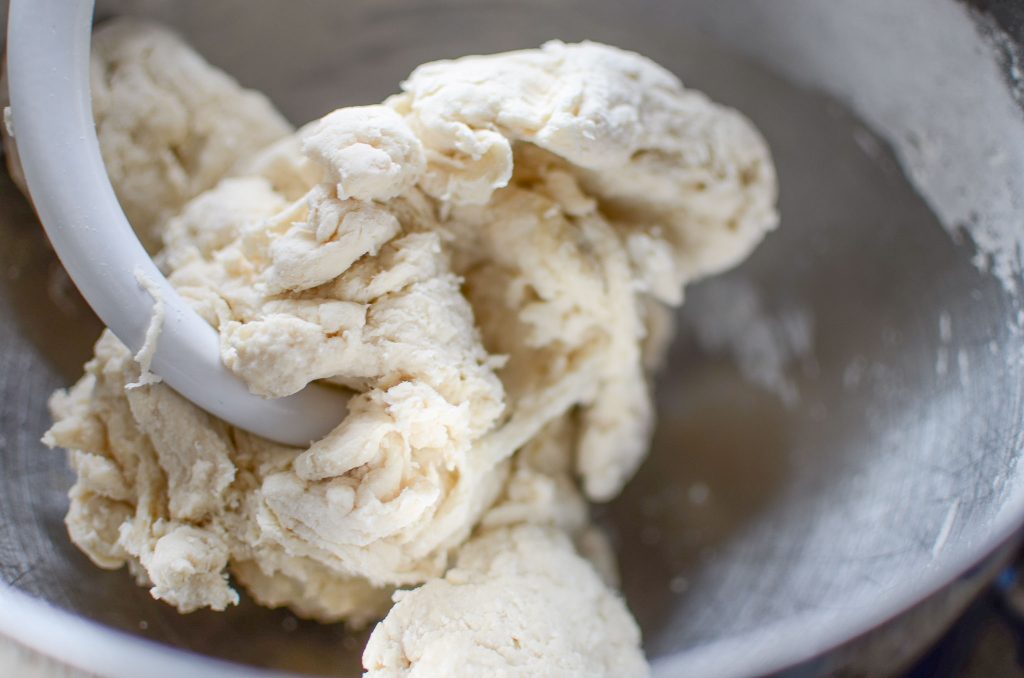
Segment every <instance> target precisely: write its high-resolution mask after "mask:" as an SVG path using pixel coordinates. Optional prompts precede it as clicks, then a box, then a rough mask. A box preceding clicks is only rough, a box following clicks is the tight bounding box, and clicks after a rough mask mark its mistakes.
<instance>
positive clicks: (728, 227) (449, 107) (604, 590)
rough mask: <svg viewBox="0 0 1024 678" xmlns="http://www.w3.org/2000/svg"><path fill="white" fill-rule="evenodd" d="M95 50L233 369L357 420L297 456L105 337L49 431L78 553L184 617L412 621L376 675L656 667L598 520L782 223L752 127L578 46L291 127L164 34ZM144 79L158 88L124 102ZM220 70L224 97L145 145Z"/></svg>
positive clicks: (417, 79)
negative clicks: (340, 396) (592, 510)
mask: <svg viewBox="0 0 1024 678" xmlns="http://www.w3.org/2000/svg"><path fill="white" fill-rule="evenodd" d="M95 41H96V44H97V49H96V51H97V52H98V54H99V56H98V58H99V59H101V60H106V61H103V62H101V63H105V64H106V68H107V71H106V81H107V84H108V91H107V93H106V94H101V96H99V97H98V98H97V102H96V106H97V107H98V108H102V107H107V108H106V109H104V110H105V111H106V112H105V113H104V115H103V122H101V124H100V125H99V127H98V131H99V133H100V136H101V141H102V142H103V144H104V148H105V149H114V150H112V151H110V152H108V153H105V157H107V156H109V157H107V160H108V162H109V163H111V167H112V171H111V178H112V180H113V181H114V183H115V187H116V188H117V190H118V194H119V195H120V196H121V197H122V200H126V201H127V202H128V203H129V204H133V205H138V206H139V207H138V208H137V209H135V210H134V211H135V216H136V217H137V219H138V221H137V223H138V225H140V226H142V227H143V229H144V232H146V233H150V234H155V235H159V237H160V239H161V240H162V242H163V249H162V251H161V252H160V254H159V260H160V262H161V265H162V266H163V268H164V270H165V272H166V273H167V274H168V276H169V278H170V280H171V281H172V283H173V284H174V285H175V287H176V288H177V289H178V291H179V292H180V293H181V294H182V295H183V296H184V297H185V298H186V299H187V300H188V301H189V302H190V303H191V304H192V305H193V306H194V307H195V309H196V310H197V311H198V312H199V313H200V314H201V315H202V316H203V317H204V318H205V319H206V320H208V321H209V322H210V324H211V325H213V326H214V327H215V328H217V330H218V331H219V333H220V345H221V353H222V358H223V360H224V363H225V364H226V365H227V366H228V367H229V368H230V369H231V370H232V371H234V372H235V373H236V374H238V375H239V376H240V377H241V378H242V379H244V380H245V381H246V382H247V383H248V385H249V387H250V389H251V390H252V391H253V392H255V393H258V394H261V395H265V396H269V397H275V396H284V395H287V394H290V393H294V392H296V391H298V390H300V389H302V388H303V387H304V386H305V385H306V384H308V383H309V382H311V381H315V380H323V381H327V382H330V383H333V384H336V385H337V386H338V387H339V388H344V389H347V390H349V391H350V392H351V398H350V401H349V407H348V411H347V413H342V412H339V425H338V426H337V428H335V429H334V430H333V431H332V432H331V433H330V434H328V435H327V436H326V437H324V438H323V439H322V440H318V441H316V442H314V443H313V444H312V445H310V446H309V447H308V448H307V449H295V448H289V447H284V446H281V445H276V444H273V443H270V442H267V441H265V440H262V439H259V438H257V437H255V436H252V435H250V434H248V433H246V432H244V431H239V430H237V429H234V428H232V427H230V426H228V425H226V424H225V423H223V422H221V421H219V420H217V419H215V418H213V417H211V416H209V415H208V414H206V413H205V412H203V411H201V410H199V409H197V408H196V407H195V406H193V405H192V404H191V403H189V402H187V401H185V400H184V399H182V398H181V397H180V396H178V395H177V394H176V393H175V392H174V391H172V390H171V389H170V388H169V387H167V386H166V385H164V384H162V383H152V384H146V385H141V386H137V387H134V388H127V386H128V385H129V384H133V383H135V382H137V381H138V377H139V366H138V365H137V364H136V362H135V361H134V360H133V359H132V357H131V356H130V355H129V354H128V351H127V349H125V347H124V346H123V345H121V344H120V342H118V340H117V339H116V338H114V337H113V336H112V335H111V334H110V333H109V332H108V333H105V334H104V335H103V337H101V339H100V340H99V342H98V343H97V345H96V355H95V357H94V358H93V360H91V361H90V362H89V363H88V364H87V365H86V370H85V376H83V377H82V379H81V380H80V381H79V382H78V383H77V384H76V385H75V386H74V387H72V388H71V389H70V390H68V391H66V392H63V391H62V392H59V393H57V394H55V395H54V397H53V400H52V409H53V413H54V418H55V423H54V426H53V428H52V429H51V430H50V431H49V432H48V433H47V435H46V438H45V440H46V442H47V443H48V444H50V445H54V446H60V447H63V448H66V449H68V450H70V457H71V463H72V465H73V466H74V468H75V470H76V472H77V474H78V479H77V482H76V483H75V485H74V487H73V488H72V490H71V508H70V511H69V513H68V517H67V525H68V529H69V532H70V534H71V537H72V539H73V540H74V542H75V543H76V544H77V545H78V546H79V548H81V549H82V550H83V551H84V552H85V553H86V554H88V555H89V557H90V558H92V559H93V561H95V562H96V564H97V565H99V566H101V567H106V568H116V567H120V566H122V565H125V564H127V565H128V566H129V568H130V569H131V570H132V572H133V573H134V575H135V576H136V577H137V578H138V579H139V581H140V582H141V583H143V584H144V585H146V586H148V587H150V590H151V592H152V594H153V596H154V597H156V598H159V599H161V600H164V601H166V602H168V603H169V604H172V605H174V606H175V607H177V608H178V609H179V610H181V611H182V612H188V611H191V610H195V609H199V608H203V607H209V608H213V609H218V610H220V609H224V608H225V607H226V606H228V605H231V604H233V603H235V602H237V600H238V593H237V592H236V591H235V590H234V588H233V587H232V584H231V583H230V582H229V580H228V575H229V574H231V575H233V577H234V579H233V581H235V582H237V583H238V584H240V585H241V586H243V587H244V588H245V589H246V590H247V591H248V592H249V594H250V595H251V596H252V597H253V598H254V599H255V600H257V601H259V602H261V603H263V604H265V605H270V606H281V605H286V606H288V607H290V608H291V609H293V610H294V611H295V612H296V613H297V614H300V615H303V616H306V617H311V618H314V619H320V620H323V621H339V620H343V621H345V622H347V623H349V624H352V625H362V624H367V623H370V622H372V621H375V620H377V619H380V618H382V617H384V621H383V622H381V623H380V624H379V625H378V626H377V628H376V630H375V631H374V633H373V636H372V639H371V641H370V644H369V646H368V648H367V651H366V654H365V656H364V664H365V667H366V669H367V670H368V671H369V673H370V675H373V676H401V675H410V676H424V675H479V672H481V671H486V672H491V673H495V674H501V675H536V674H544V673H548V674H553V675H600V674H603V675H609V676H624V675H642V674H644V673H645V672H646V664H645V662H644V659H643V654H642V652H641V650H640V637H639V631H638V629H637V627H636V624H635V622H634V621H633V620H632V618H631V617H630V615H629V613H628V611H627V610H626V608H625V605H624V604H623V603H622V601H621V599H620V598H619V597H618V594H617V593H616V592H615V591H614V589H613V588H612V585H613V580H614V567H613V565H609V563H613V561H612V559H611V558H610V557H609V553H610V552H609V551H608V549H607V547H606V545H603V543H602V540H601V538H600V536H599V535H600V533H599V532H598V531H596V530H595V529H594V528H593V527H592V526H590V524H589V518H588V509H587V502H586V499H590V500H596V501H603V500H607V499H610V498H612V497H614V496H615V495H616V494H617V493H618V492H619V490H620V489H621V487H622V485H623V483H625V482H626V480H628V479H629V477H630V476H631V475H632V473H633V472H634V470H635V469H636V467H637V465H638V464H639V463H640V461H641V459H642V457H643V455H644V452H645V450H646V447H647V445H648V438H649V434H650V431H651V427H652V424H653V422H652V405H651V395H650V378H651V374H652V371H653V370H654V369H655V368H656V366H657V365H658V362H659V359H660V356H661V353H662V351H663V348H664V346H665V344H666V338H667V336H668V332H669V330H668V328H670V326H671V320H670V313H671V309H672V307H674V306H677V305H678V304H680V303H681V301H682V290H683V287H684V285H685V284H686V283H687V282H688V281H690V280H693V279H695V278H698V277H701V276H705V275H709V274H712V273H715V272H717V271H721V270H723V269H724V268H727V267H729V266H731V265H733V264H735V263H737V262H738V261H740V260H741V259H743V258H744V257H745V256H746V255H747V254H748V253H749V252H750V251H751V249H752V248H753V247H754V246H755V245H756V244H757V243H758V242H759V241H760V240H761V238H762V237H763V236H764V234H765V232H766V231H768V230H769V229H771V228H773V227H774V226H775V224H776V222H777V215H776V212H775V197H776V185H775V175H774V170H773V166H772V162H771V158H770V155H769V152H768V149H767V147H766V145H765V143H764V142H763V141H762V139H761V137H760V135H759V134H758V133H757V131H756V130H755V129H754V128H753V126H752V125H751V124H750V123H749V122H748V121H747V120H746V119H745V118H743V117H742V116H741V115H740V114H738V113H736V112H735V111H732V110H730V109H728V108H725V107H722V106H719V105H717V104H714V103H712V102H711V101H709V100H708V99H707V98H706V97H704V96H703V95H701V94H699V93H697V92H693V91H690V90H687V89H685V88H684V87H683V86H682V85H681V84H680V83H679V81H678V80H677V79H676V78H675V77H674V76H673V75H671V74H670V73H668V72H667V71H665V70H663V69H662V68H660V67H659V66H657V65H655V64H654V63H652V62H651V61H649V60H647V59H645V58H643V57H641V56H639V55H636V54H633V53H630V52H625V51H622V50H619V49H616V48H613V47H607V46H604V45H600V44H595V43H582V44H577V45H567V44H563V43H560V42H551V43H548V44H546V45H544V46H543V47H541V48H540V49H533V50H524V51H520V52H511V53H507V54H497V55H493V56H476V57H466V58H463V59H457V60H454V61H441V62H435V63H431V64H426V65H424V66H421V67H420V68H418V69H416V70H415V71H414V72H413V73H412V75H411V76H410V77H409V79H408V80H407V81H406V82H404V83H403V84H402V90H401V93H399V94H397V95H395V96H393V97H391V98H390V99H388V100H387V101H385V102H384V103H383V104H381V105H373V106H361V107H353V108H345V109H340V110H337V111H334V112H332V113H329V114H328V115H326V116H325V117H323V118H322V119H320V120H317V121H314V122H312V123H310V124H308V125H306V126H305V127H303V128H301V129H300V130H298V131H297V132H294V133H291V132H290V131H288V130H286V129H283V123H282V122H281V121H280V118H279V116H278V115H277V114H276V113H274V112H273V110H272V109H270V108H269V106H268V105H267V104H266V102H265V100H263V99H261V98H258V97H257V96H256V95H252V94H246V93H243V92H242V91H241V90H240V89H239V88H238V86H237V85H236V84H235V83H234V82H233V81H232V80H230V78H228V77H227V76H225V75H223V74H220V73H217V72H215V71H214V70H213V69H212V67H210V66H207V65H205V64H203V63H202V62H201V61H200V60H199V57H197V56H196V55H195V54H194V53H191V52H190V51H188V50H187V48H185V47H184V46H183V45H182V44H181V43H180V42H177V41H176V39H175V38H173V37H170V36H169V35H168V34H167V33H166V32H165V31H164V30H163V29H159V28H155V27H153V26H149V25H145V24H138V23H129V22H115V23H114V24H112V25H109V26H107V27H106V28H104V29H102V30H101V31H99V32H98V34H97V37H96V38H95ZM147 45H149V46H151V48H150V47H147ZM100 47H102V49H100ZM154 50H163V51H162V52H161V53H162V54H164V57H163V58H162V59H160V60H159V67H157V65H156V61H155V60H154V59H153V56H152V55H153V51H154ZM119 73H121V74H123V78H125V79H131V80H132V81H139V82H141V83H142V85H144V86H140V87H138V88H136V89H135V90H134V91H135V94H133V95H132V96H133V97H138V98H139V100H135V99H133V98H132V97H129V98H128V99H127V100H125V101H124V102H123V103H122V104H119V106H124V107H125V110H124V111H119V110H118V107H117V106H114V108H110V106H111V102H112V101H115V100H120V98H122V97H124V96H126V95H124V94H121V95H116V93H117V92H118V91H120V90H119V84H118V83H119V82H120V81H121V79H122V76H119V75H118V74H119ZM197 74H204V75H202V76H201V80H202V82H203V84H204V87H205V89H204V88H200V90H202V91H203V92H205V94H204V95H203V96H205V97H208V98H210V100H217V101H220V102H221V103H220V104H218V105H216V106H206V105H200V104H198V103H196V104H193V103H190V102H192V101H194V100H193V99H186V100H185V103H184V104H183V105H184V106H185V107H186V108H189V110H190V111H191V114H190V115H187V116H183V117H181V119H180V120H178V119H177V118H175V120H173V121H171V120H169V121H168V122H167V124H166V125H164V126H163V127H161V129H160V130H156V129H155V128H152V130H151V131H152V133H146V134H136V133H134V132H133V129H137V128H138V125H141V124H142V120H143V118H142V117H139V116H138V115H137V112H138V111H144V110H150V109H151V108H152V109H154V110H157V109H161V110H162V108H161V103H160V102H162V101H164V100H170V101H176V100H179V99H181V97H182V92H181V91H180V90H181V87H180V84H181V81H182V79H183V78H184V79H188V78H196V77H200V76H199V75H197ZM96 77H99V76H96ZM115 95H116V96H115ZM119 121H120V122H119ZM172 123H173V124H172ZM152 124H153V122H152V121H148V122H146V125H147V126H149V127H147V128H151V127H152ZM133 125H134V126H135V127H132V126H133ZM164 127H166V129H167V130H173V132H174V133H173V134H172V133H171V132H169V131H164ZM246 129H249V130H255V131H254V132H252V133H251V134H250V133H249V132H245V130H246ZM182 139H186V140H197V141H195V143H194V144H193V143H191V142H190V143H186V144H185V147H187V148H189V149H195V148H197V146H196V144H198V148H200V149H201V152H199V153H198V155H196V156H195V159H194V161H190V162H188V163H184V164H183V165H182V166H181V167H179V166H178V165H176V164H175V163H173V162H169V161H168V158H169V157H179V156H178V155H176V151H175V149H179V150H180V148H182V143H184V142H182V141H181V140H182ZM242 139H245V140H246V141H245V143H244V144H243V143H242V141H241V140H242ZM256 141H259V142H261V143H262V142H266V144H269V145H265V144H264V145H265V148H263V150H260V151H258V152H254V151H252V149H251V148H249V146H248V145H247V144H251V143H255V142H256ZM270 142H274V143H270ZM184 165H188V166H190V167H194V168H195V171H196V172H197V173H196V174H194V175H188V174H186V175H180V171H182V170H183V167H184ZM131 167H138V168H146V169H145V171H143V170H141V169H140V170H138V171H127V170H129V169H130V168H131ZM118 168H120V169H118ZM122 170H125V171H122ZM221 175H223V176H221ZM146 177H149V178H146ZM175 177H177V178H175ZM179 179H180V180H179ZM168 186H171V187H173V190H170V189H169V188H168ZM168 191H170V192H168ZM193 194H194V197H193ZM126 196H127V197H126ZM568 583H571V584H572V585H571V586H570V585H568ZM417 587H419V588H417ZM399 588H400V589H401V590H399V591H397V592H396V589H399ZM393 593H394V596H393V598H394V601H396V602H395V603H394V607H392V594H393ZM389 609H390V612H389ZM385 615H386V617H385ZM453 620H454V621H453Z"/></svg>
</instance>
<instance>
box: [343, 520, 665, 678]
mask: <svg viewBox="0 0 1024 678" xmlns="http://www.w3.org/2000/svg"><path fill="white" fill-rule="evenodd" d="M639 646H640V630H639V629H638V628H637V625H636V622H635V621H633V618H632V616H630V614H629V611H628V610H627V609H626V606H625V604H624V603H623V602H622V600H621V599H619V598H618V596H616V595H615V594H614V593H613V592H612V591H610V590H609V589H608V587H607V586H605V584H604V583H603V582H602V581H601V579H600V578H599V577H598V575H597V572H596V571H595V570H594V568H593V567H592V566H591V565H590V563H588V562H587V561H586V560H584V559H583V558H581V557H580V556H579V555H577V554H576V551H575V549H574V548H573V545H572V542H571V541H569V539H568V538H567V537H566V536H565V534H563V533H562V532H560V531H559V530H556V529H552V528H550V527H540V526H536V525H519V526H517V527H513V528H504V529H499V530H495V531H485V532H483V533H482V534H480V535H479V536H477V537H475V538H473V539H472V540H471V541H469V542H467V543H466V544H465V545H464V546H463V547H462V548H461V549H459V555H458V558H457V559H456V562H455V566H454V567H453V568H452V569H450V570H448V573H447V574H446V575H445V576H444V578H443V579H434V580H432V581H429V582H427V583H426V584H424V585H423V586H421V587H419V588H418V589H415V590H412V591H400V592H398V593H396V594H395V606H394V607H393V608H392V609H391V612H389V613H388V616H387V618H385V619H384V621H383V622H381V623H380V624H378V625H377V628H375V629H374V631H373V634H372V635H371V636H370V640H369V642H368V643H367V645H366V651H365V652H364V653H363V665H364V667H365V668H366V670H367V672H366V674H365V675H366V676H367V678H398V677H400V676H410V677H412V676H450V677H452V678H461V677H465V678H473V677H476V676H501V677H509V678H510V677H512V676H522V677H523V678H528V677H529V678H532V677H534V676H551V677H555V676H559V677H561V676H615V677H616V678H635V677H636V676H646V675H648V668H647V664H646V661H645V660H644V656H643V653H642V652H641V651H640V647H639Z"/></svg>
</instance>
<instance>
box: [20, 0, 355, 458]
mask: <svg viewBox="0 0 1024 678" xmlns="http://www.w3.org/2000/svg"><path fill="white" fill-rule="evenodd" d="M93 5H94V2H93V0H12V2H11V6H10V20H9V22H8V27H9V28H8V35H7V72H8V79H9V87H10V100H11V118H12V122H13V128H14V134H15V138H16V141H17V144H18V151H19V156H20V158H21V164H22V168H23V171H24V176H25V183H26V184H27V186H28V190H29V193H30V194H31V196H32V202H33V203H34V204H35V208H36V212H37V213H38V215H39V219H40V221H41V222H42V224H43V227H44V228H45V229H46V233H47V235H48V236H49V239H50V242H51V243H52V244H53V247H54V249H55V250H56V252H57V256H58V257H60V260H61V263H62V264H63V265H64V268H65V269H67V272H68V274H69V275H70V276H71V279H72V280H73V281H74V282H75V285H76V286H77V287H78V289H79V290H80V291H81V292H82V294H83V296H84V297H85V298H86V300H87V301H88V302H89V305H90V306H92V308H93V310H94V311H95V312H96V314H97V315H98V316H99V317H100V319H101V320H102V321H103V322H104V323H105V324H106V325H107V327H109V328H110V329H111V331H113V333H114V334H115V335H116V336H117V337H118V339H120V340H121V341H122V342H123V343H124V344H125V345H126V346H127V347H128V348H129V350H131V351H132V352H133V353H138V352H139V351H140V350H142V349H143V347H144V346H146V345H147V342H146V338H147V331H148V330H149V329H150V325H151V320H152V318H153V317H154V314H155V313H158V312H160V311H162V317H163V319H162V327H161V330H160V332H159V337H158V340H157V341H156V343H155V351H154V352H153V353H152V359H151V366H152V370H153V372H154V373H156V374H157V375H159V376H160V377H161V378H162V379H163V380H164V381H166V382H167V384H168V385H170V386H171V387H172V388H174V390H176V391H177V392H178V393H180V394H181V395H182V396H184V397H185V398H188V399H189V400H191V401H192V402H193V403H195V404H196V405H198V406H199V407H201V408H203V409H204V410H206V411H207V412H209V413H210V414H213V415H215V416H217V417H220V418H221V419H223V420H225V421H227V422H228V423H230V424H233V425H234V426H237V427H239V428H242V429H245V430H247V431H251V432H253V433H255V434H258V435H260V436H263V437H265V438H268V439H270V440H274V441H276V442H280V443H285V444H290V445H307V444H308V443H309V442H310V441H312V440H316V439H319V438H321V437H323V436H324V435H326V434H327V433H328V432H329V431H330V430H331V429H333V428H334V427H335V426H336V425H337V424H338V422H340V421H341V419H342V418H343V417H344V416H345V412H346V398H345V396H344V394H343V393H342V392H341V391H339V390H336V389H333V388H330V387H326V386H321V385H318V384H310V385H309V386H307V387H306V388H305V389H304V390H303V391H301V392H299V393H296V394H294V395H291V396H288V397H285V398H277V399H273V400H270V399H264V398H261V397H259V396H257V395H254V394H252V393H250V392H249V390H248V388H247V387H246V385H245V383H244V382H243V381H242V380H241V379H240V378H239V377H237V376H236V375H235V374H233V373H232V372H231V371H230V370H228V369H227V368H226V367H225V366H224V365H223V364H222V362H221V360H220V351H219V344H218V338H217V333H216V331H215V330H214V328H212V327H211V326H210V325H209V324H208V323H207V322H206V321H205V320H203V319H202V318H201V317H200V316H199V315H198V314H197V313H196V312H195V311H194V310H193V309H192V308H191V307H190V306H189V305H188V304H187V303H186V302H185V301H184V299H182V298H181V296H180V295H178V293H177V292H176V291H175V289H174V288H173V287H172V286H171V284H170V283H169V282H168V281H167V279H166V278H165V277H164V276H163V274H162V273H161V272H160V271H159V269H158V268H157V267H156V265H154V263H153V261H152V259H150V257H149V255H148V254H147V253H146V251H145V249H144V248H143V247H142V244H141V243H140V242H139V239H138V238H137V237H136V235H135V233H134V231H133V230H132V228H131V225H130V224H129V223H128V220H127V218H126V217H125V215H124V212H123V210H122V209H121V206H120V204H119V203H118V201H117V197H116V196H115V194H114V189H113V187H112V186H111V185H110V180H109V178H108V176H107V172H106V169H105V168H104V165H103V159H102V156H101V154H100V147H99V141H98V140H97V137H96V131H95V123H94V121H93V116H92V105H91V99H90V93H89V47H90V40H91V31H92V14H93Z"/></svg>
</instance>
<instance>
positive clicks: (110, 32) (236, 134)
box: [90, 19, 292, 252]
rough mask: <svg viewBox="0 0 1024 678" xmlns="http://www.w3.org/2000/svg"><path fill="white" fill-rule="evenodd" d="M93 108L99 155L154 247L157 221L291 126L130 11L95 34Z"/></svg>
mask: <svg viewBox="0 0 1024 678" xmlns="http://www.w3.org/2000/svg"><path fill="white" fill-rule="evenodd" d="M90 67H91V70H90V73H91V83H90V84H91V89H92V108H93V116H94V117H95V119H96V132H97V134H98V136H99V139H100V151H101V152H102V154H103V162H104V164H105V165H106V167H107V173H108V174H110V181H111V183H112V184H113V185H114V190H115V192H116V193H117V198H118V200H119V201H120V203H121V206H122V207H123V208H124V212H125V215H127V217H128V221H129V222H131V224H132V226H134V227H135V230H136V232H137V233H138V234H139V237H140V239H141V240H142V242H143V244H144V245H146V248H147V249H149V250H150V251H151V252H155V251H156V250H157V249H159V247H160V244H161V238H160V228H161V225H162V222H163V221H164V220H165V219H166V218H167V217H170V216H172V215H173V214H175V213H177V212H178V211H179V210H180V209H181V207H182V206H183V205H184V204H185V202H187V201H188V200H189V199H191V198H193V197H195V196H196V195H198V194H199V193H201V192H202V191H205V190H206V189H208V188H211V187H212V186H213V185H215V184H216V183H217V182H218V181H219V180H220V179H221V178H223V177H224V176H225V175H227V174H228V173H229V172H230V171H231V169H232V168H233V167H234V166H235V164H236V163H239V162H244V161H245V160H247V159H248V158H249V157H251V156H252V155H253V154H254V153H255V152H256V151H259V150H260V149H262V148H264V147H265V146H266V145H267V144H269V143H270V142H272V141H275V140H277V139H280V138H282V137H284V136H285V135H287V134H290V133H291V132H292V127H291V125H290V124H288V122H287V121H286V120H285V119H284V118H283V117H282V116H281V114H280V113H278V112H277V110H275V109H274V107H273V106H272V105H271V103H270V102H269V101H268V100H267V98H266V97H264V96H263V95H262V94H260V93H258V92H253V91H250V90H245V89H243V88H242V87H240V86H239V84H238V83H237V82H235V80H234V79H232V78H231V77H230V76H228V75H227V74H225V73H223V72H222V71H219V70H217V69H216V68H214V67H212V66H210V65H209V64H208V63H206V62H205V61H204V60H203V59H202V57H200V56H199V55H198V54H196V53H195V52H194V51H193V50H192V49H191V48H190V47H189V46H188V45H186V44H185V43H184V42H183V41H182V40H181V38H179V37H178V36H177V35H175V34H174V33H172V32H171V31H168V30H167V29H165V28H162V27H160V26H156V25H153V24H150V23H145V22H141V21H137V20H131V19H117V20H114V21H109V22H106V23H104V24H102V25H101V26H100V27H99V28H98V29H97V30H96V32H95V33H94V34H93V41H92V54H91V63H90Z"/></svg>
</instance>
